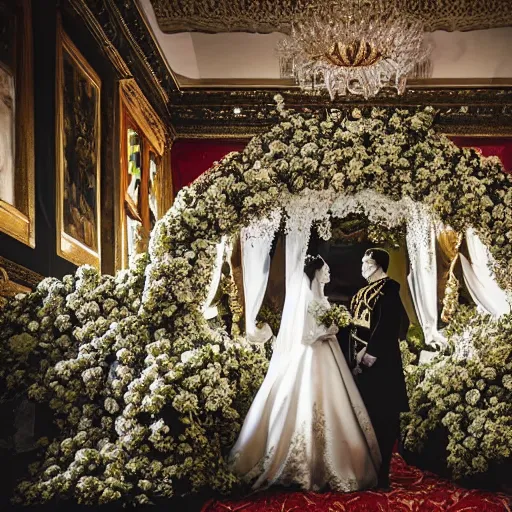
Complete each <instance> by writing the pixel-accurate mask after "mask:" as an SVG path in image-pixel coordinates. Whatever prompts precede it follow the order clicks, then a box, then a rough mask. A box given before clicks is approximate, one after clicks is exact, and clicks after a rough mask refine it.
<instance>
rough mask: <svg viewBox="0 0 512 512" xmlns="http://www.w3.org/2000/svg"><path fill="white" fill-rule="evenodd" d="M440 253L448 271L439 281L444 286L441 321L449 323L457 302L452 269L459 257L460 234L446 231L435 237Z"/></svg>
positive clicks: (455, 280) (456, 282) (455, 283)
mask: <svg viewBox="0 0 512 512" xmlns="http://www.w3.org/2000/svg"><path fill="white" fill-rule="evenodd" d="M437 241H438V243H439V247H440V249H441V253H442V254H443V255H444V258H446V259H447V260H448V262H449V267H448V270H447V271H446V272H445V275H443V276H442V278H441V280H442V282H443V283H445V284H444V290H443V291H444V294H443V310H442V312H441V320H442V321H443V322H449V321H450V319H451V317H452V315H453V313H454V312H455V308H456V307H457V304H458V301H459V286H460V283H459V280H458V279H457V278H456V277H455V274H454V272H453V269H454V267H455V264H456V263H457V259H458V257H459V247H460V244H461V242H462V234H460V233H457V232H456V231H453V230H452V229H446V230H444V231H443V232H442V233H440V234H439V236H438V237H437Z"/></svg>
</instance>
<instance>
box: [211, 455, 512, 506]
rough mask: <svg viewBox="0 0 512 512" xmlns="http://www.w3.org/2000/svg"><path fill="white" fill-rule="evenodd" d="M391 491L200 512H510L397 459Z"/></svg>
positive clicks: (277, 498) (301, 497)
mask: <svg viewBox="0 0 512 512" xmlns="http://www.w3.org/2000/svg"><path fill="white" fill-rule="evenodd" d="M391 487H392V489H391V491H390V492H387V493H383V492H374V491H366V492H356V493H350V494H340V493H323V494H317V493H313V492H285V491H282V490H276V491H267V492H262V493H259V494H254V495H252V496H251V497H250V498H245V499H241V500H238V499H237V500H232V501H231V500H223V501H211V502H209V503H207V504H206V505H205V506H204V507H203V509H202V512H235V511H236V512H264V511H265V512H302V511H304V512H345V511H350V512H370V511H374V510H375V511H378V512H388V511H390V512H444V511H449V512H503V511H508V512H511V508H510V498H507V496H505V495H504V494H494V493H490V492H484V491H478V490H468V489H464V488H462V487H458V486H457V485H455V484H454V483H452V482H450V481H449V480H444V479H441V478H439V477H436V476H435V475H433V474H431V473H427V472H423V471H421V470H419V469H417V468H415V467H412V466H408V465H407V464H406V463H405V461H404V460H403V459H402V458H401V457H400V456H399V455H397V454H395V455H394V456H393V462H392V476H391Z"/></svg>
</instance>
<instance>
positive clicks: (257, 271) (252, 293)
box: [240, 227, 275, 343]
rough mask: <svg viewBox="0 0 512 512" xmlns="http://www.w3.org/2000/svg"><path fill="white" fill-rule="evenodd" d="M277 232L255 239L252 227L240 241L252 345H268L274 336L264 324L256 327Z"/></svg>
mask: <svg viewBox="0 0 512 512" xmlns="http://www.w3.org/2000/svg"><path fill="white" fill-rule="evenodd" d="M274 234H275V232H272V231H269V232H265V233H262V234H261V236H255V235H254V231H253V229H252V228H251V227H249V228H242V232H241V236H240V241H241V248H242V273H243V282H244V301H245V336H246V339H247V340H248V341H250V342H251V343H265V342H266V341H267V340H269V339H270V338H271V337H272V335H273V333H272V329H271V328H270V326H269V325H268V324H267V323H265V324H263V325H262V326H261V327H258V326H257V325H256V317H257V315H258V313H259V311H260V308H261V304H262V303H263V298H264V297H265V290H266V289H267V283H268V275H269V272H270V249H271V248H272V241H273V239H274Z"/></svg>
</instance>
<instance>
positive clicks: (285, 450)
mask: <svg viewBox="0 0 512 512" xmlns="http://www.w3.org/2000/svg"><path fill="white" fill-rule="evenodd" d="M321 272H322V270H320V271H318V272H317V276H316V277H315V280H314V281H313V283H312V285H311V289H310V287H309V279H308V278H307V276H304V282H303V285H302V287H301V294H304V300H303V302H302V304H304V305H305V308H306V311H305V312H304V313H303V314H302V318H303V322H302V327H301V328H299V327H297V332H296V333H295V334H297V338H296V342H294V344H293V346H292V347H291V350H290V351H289V352H288V353H282V352H279V351H277V353H276V351H275V352H274V354H273V356H272V360H271V363H270V367H269V371H268V373H267V376H266V377H265V379H264V381H263V384H262V386H261V388H260V389H259V391H258V393H257V394H256V397H255V399H254V402H253V403H252V405H251V408H250V410H249V412H248V414H247V417H246V419H245V422H244V424H243V427H242V430H241V432H240V436H239V438H238V440H237V442H236V444H235V445H234V447H233V449H232V451H231V461H232V467H233V469H234V470H235V471H236V472H237V473H238V474H240V475H242V476H243V477H244V479H245V480H247V481H250V482H252V484H253V488H254V489H256V488H260V487H267V486H269V485H272V484H282V485H291V484H296V485H299V486H301V487H302V488H304V489H308V490H316V491H318V490H321V489H324V488H326V487H329V488H331V489H333V490H337V491H343V492H348V491H355V490H358V489H364V488H369V487H372V486H374V485H375V484H376V483H377V471H378V468H379V465H380V452H379V448H378V444H377V439H376V437H375V433H374V431H373V428H372V426H371V423H370V420H369V417H368V414H367V412H366V409H365V406H364V404H363V402H362V399H361V396H360V394H359V391H358V390H357V387H356V385H355V382H354V379H353V377H352V374H351V372H350V369H349V367H348V365H347V363H346V360H345V358H344V356H343V353H342V352H341V349H340V346H339V344H338V342H337V340H336V336H335V335H334V334H335V331H333V330H332V329H330V330H327V329H325V328H324V327H321V326H318V325H317V323H316V320H315V319H314V317H313V315H312V313H311V308H309V310H308V305H310V304H311V302H312V301H316V302H320V303H321V304H322V305H323V306H324V307H329V305H328V302H327V299H326V298H325V296H324V295H323V283H322V282H321V278H320V281H319V277H318V274H319V273H321ZM299 317H300V315H299ZM279 335H281V333H280V334H279ZM278 338H279V337H278ZM278 342H279V339H278ZM278 342H277V343H276V345H277V344H278Z"/></svg>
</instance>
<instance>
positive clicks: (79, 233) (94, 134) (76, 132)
mask: <svg viewBox="0 0 512 512" xmlns="http://www.w3.org/2000/svg"><path fill="white" fill-rule="evenodd" d="M100 98H101V80H100V78H99V77H98V75H97V74H96V73H95V71H94V70H93V69H92V68H91V66H90V65H89V63H88V62H87V61H86V60H85V58H84V57H83V55H82V54H81V53H80V51H79V50H78V49H77V48H76V46H75V45H74V44H73V42H72V41H71V39H70V38H69V36H68V35H67V34H66V33H65V32H64V30H63V29H62V25H61V23H60V22H59V23H58V30H57V80H56V110H57V111H56V150H57V151H56V152H57V173H56V174H57V175H56V183H57V194H56V200H57V208H56V213H57V219H56V221H57V222H56V225H57V254H58V255H59V256H62V257H63V258H65V259H67V260H68V261H71V262H72V263H74V264H75V265H83V264H89V265H93V266H95V267H97V268H100V258H101V257H100V254H101V236H100V231H101V230H100V137H101V126H100Z"/></svg>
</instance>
